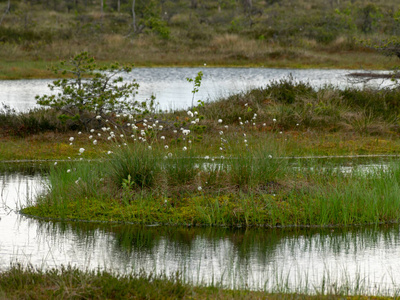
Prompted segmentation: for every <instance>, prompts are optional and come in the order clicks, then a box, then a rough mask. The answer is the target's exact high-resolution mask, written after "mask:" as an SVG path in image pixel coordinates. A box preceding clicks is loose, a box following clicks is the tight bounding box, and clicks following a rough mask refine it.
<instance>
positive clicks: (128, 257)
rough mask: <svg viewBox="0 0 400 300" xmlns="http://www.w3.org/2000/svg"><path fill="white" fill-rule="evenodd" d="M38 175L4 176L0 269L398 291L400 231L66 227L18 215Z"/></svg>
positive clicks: (259, 285)
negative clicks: (22, 266) (21, 266)
mask: <svg viewBox="0 0 400 300" xmlns="http://www.w3.org/2000/svg"><path fill="white" fill-rule="evenodd" d="M43 180H44V179H43V177H42V175H41V174H40V173H35V172H33V173H32V172H28V173H24V174H22V173H21V172H19V173H16V172H14V173H5V172H3V173H1V175H0V182H1V185H2V202H1V203H2V205H1V206H0V218H1V220H0V236H1V239H0V269H2V268H7V267H8V266H9V264H10V262H15V261H18V262H21V263H31V264H33V265H34V266H39V267H43V268H47V267H53V266H60V265H67V264H71V265H76V266H78V267H80V268H82V269H86V268H90V269H94V268H97V267H100V268H105V269H108V270H112V271H115V272H120V273H125V272H131V271H138V270H141V269H144V270H146V271H148V272H166V273H175V272H176V271H179V272H181V274H183V276H184V277H185V278H186V279H187V280H189V281H192V282H194V283H199V282H204V283H211V282H214V283H222V284H224V285H226V286H229V287H233V288H240V287H249V288H253V289H258V288H262V289H263V288H268V289H270V288H272V287H277V286H280V287H287V288H291V289H293V290H294V291H296V290H299V289H300V288H302V289H307V288H308V289H309V290H310V291H314V288H317V289H318V290H320V289H323V288H324V289H325V290H329V289H330V290H332V289H338V286H341V285H343V284H344V285H346V286H347V287H349V288H352V289H353V290H355V289H356V288H357V287H356V286H355V285H356V284H359V285H360V287H361V288H362V290H363V291H364V292H365V291H368V292H376V291H377V290H380V292H385V291H386V290H390V293H393V290H394V289H398V286H399V284H400V261H399V260H398V253H399V252H400V235H399V226H398V225H393V226H383V227H367V228H351V229H350V228H347V229H336V228H335V229H318V230H317V229H313V230H311V229H308V230H298V229H296V230H295V229H293V230H266V229H262V228H258V229H229V228H180V227H137V226H130V225H118V224H94V223H73V222H71V223H65V222H64V223H63V222H46V221H40V220H34V219H29V218H27V217H24V216H21V215H19V214H18V213H17V211H16V209H17V208H18V207H19V206H20V205H24V203H25V197H26V196H28V197H29V198H32V197H34V195H35V194H36V193H39V192H40V191H41V187H40V183H41V182H43Z"/></svg>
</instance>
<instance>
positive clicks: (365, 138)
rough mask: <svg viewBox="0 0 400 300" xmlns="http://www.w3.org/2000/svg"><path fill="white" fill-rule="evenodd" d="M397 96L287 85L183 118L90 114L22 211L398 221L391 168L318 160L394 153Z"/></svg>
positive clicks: (217, 222) (148, 217)
mask: <svg viewBox="0 0 400 300" xmlns="http://www.w3.org/2000/svg"><path fill="white" fill-rule="evenodd" d="M398 93H399V91H398V90H397V89H385V90H359V89H352V88H349V89H346V90H338V89H337V88H333V87H325V88H323V89H321V90H314V89H313V88H311V87H310V86H309V85H308V84H305V83H302V82H297V81H295V80H294V79H291V78H287V79H283V80H281V81H278V82H273V83H270V84H269V85H267V86H266V87H264V88H259V89H255V90H252V91H249V92H246V93H242V94H239V95H234V96H230V97H229V98H227V99H220V100H218V101H215V102H210V103H200V104H199V105H198V106H196V107H193V108H191V109H189V110H187V111H174V112H158V113H154V112H153V113H149V114H148V115H147V116H146V117H143V116H142V115H140V117H142V118H141V119H139V118H138V117H139V115H138V116H134V115H128V114H121V115H116V114H112V115H110V116H108V117H109V118H111V119H103V118H102V117H100V116H98V117H96V118H93V122H94V123H93V124H92V126H93V127H92V128H87V129H86V130H87V131H86V132H85V131H84V129H82V130H83V131H84V132H83V133H81V132H77V131H73V132H71V131H68V132H65V133H64V135H63V136H64V141H63V142H62V143H60V142H57V147H59V148H62V149H65V151H61V152H60V155H61V157H64V156H65V155H70V160H68V159H67V161H65V162H59V163H57V162H56V163H55V165H53V166H52V167H51V171H50V174H49V180H50V184H49V190H48V193H47V194H46V195H43V196H42V197H40V198H39V199H37V201H36V202H35V203H32V205H31V206H29V207H26V208H24V209H23V210H22V212H23V213H25V214H27V215H34V216H38V217H44V218H56V219H72V220H91V221H112V222H126V223H134V224H164V225H184V226H198V225H200V226H265V227H276V226H278V227H280V226H338V225H339V226H347V225H354V224H357V225H359V224H371V223H373V224H379V223H390V222H397V221H398V218H399V209H400V206H399V204H400V203H399V199H398V191H399V176H400V169H399V167H398V164H396V163H389V165H386V166H385V167H383V166H382V167H376V168H372V169H369V170H367V171H365V170H363V169H362V168H357V166H355V167H354V168H353V171H352V172H350V173H348V172H344V171H342V170H341V169H340V167H338V165H337V164H335V162H334V160H333V159H323V160H318V157H319V156H324V155H328V156H332V155H333V156H335V155H336V156H340V155H346V156H348V155H354V156H360V155H361V156H362V155H365V156H366V157H368V156H369V155H373V154H375V155H376V154H380V155H386V156H388V158H390V157H395V156H396V154H397V153H398V147H399V145H398V140H397V137H398V135H399V133H398V132H399V125H398V123H397V121H396V120H397V111H398V110H399V107H398V105H397V102H396V101H394V100H393V99H396V98H397V97H398ZM35 113H36V114H39V115H41V116H51V114H50V113H47V114H43V112H40V111H36V112H32V118H34V116H35ZM141 113H142V112H141ZM108 117H107V118H108ZM8 118H9V119H8V121H9V122H12V121H13V122H19V121H20V120H21V119H23V118H21V116H20V119H18V117H16V116H15V115H14V116H9V117H8ZM49 118H50V117H49ZM56 120H57V119H55V120H53V121H54V122H55V123H54V124H53V125H51V126H58V125H57V124H56V122H57V121H56ZM43 122H45V121H43ZM46 122H47V123H46ZM46 122H45V123H46V124H51V120H50V119H49V120H47V121H46ZM111 123H112V124H118V126H117V125H113V126H111V125H110V124H111ZM3 124H6V123H3ZM49 126H50V125H49ZM60 126H65V124H64V125H60ZM5 127H7V126H6V125H5ZM13 128H15V126H13ZM38 130H39V129H38ZM60 130H61V127H60ZM43 135H44V136H47V135H49V133H43ZM68 135H69V136H68ZM39 136H40V135H39ZM42 138H43V136H42ZM7 144H8V143H4V145H5V146H4V147H5V148H7V146H6V145H7ZM9 145H10V144H9ZM52 155H54V154H52ZM306 156H307V157H311V158H309V159H302V157H306ZM10 158H11V157H10ZM52 158H54V156H53V157H52ZM88 158H90V159H94V160H90V161H88V160H87V159H88ZM81 160H83V161H81Z"/></svg>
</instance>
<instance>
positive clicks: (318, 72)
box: [0, 68, 391, 110]
mask: <svg viewBox="0 0 400 300" xmlns="http://www.w3.org/2000/svg"><path fill="white" fill-rule="evenodd" d="M199 71H202V72H203V73H204V77H203V80H202V84H201V88H200V90H199V92H198V93H197V94H196V99H195V101H197V100H198V99H201V100H203V101H207V100H211V101H212V100H215V99H216V98H218V97H221V96H227V95H230V94H233V93H238V92H241V91H245V90H248V89H250V88H255V87H263V86H265V85H266V84H268V82H270V81H272V80H279V79H281V78H284V77H288V76H289V75H293V77H294V79H296V80H302V81H307V82H309V83H310V84H311V85H312V86H314V87H316V88H319V87H321V86H322V85H325V84H332V85H334V86H338V87H339V88H344V87H345V86H349V85H351V83H350V82H349V81H348V77H346V75H347V74H349V73H350V72H354V70H353V71H349V70H323V69H304V70H300V69H268V68H136V69H133V71H132V72H131V73H130V74H127V75H125V78H126V79H128V80H131V79H136V81H137V82H138V83H139V85H140V87H139V94H138V95H137V96H136V97H137V100H139V101H144V100H146V99H148V98H150V96H151V95H155V96H156V101H157V102H159V103H160V108H161V109H163V110H164V109H181V108H186V107H189V106H191V104H192V89H193V86H192V84H191V83H188V82H187V80H186V78H187V77H190V78H194V77H195V76H196V75H197V73H198V72H199ZM50 83H52V80H47V79H31V80H0V103H2V102H3V103H5V104H7V105H11V106H13V107H15V108H17V109H18V110H28V109H29V108H32V107H34V106H35V103H36V101H35V96H36V95H44V94H49V93H50V90H49V88H48V86H47V85H48V84H50ZM386 83H388V84H391V81H390V80H386ZM370 84H372V85H374V84H379V85H380V86H384V85H385V82H382V81H381V80H380V79H378V80H373V81H372V82H370ZM195 104H197V103H195Z"/></svg>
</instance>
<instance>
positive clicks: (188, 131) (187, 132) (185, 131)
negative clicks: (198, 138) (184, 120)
mask: <svg viewBox="0 0 400 300" xmlns="http://www.w3.org/2000/svg"><path fill="white" fill-rule="evenodd" d="M182 133H183V134H184V135H188V134H189V133H190V129H183V130H182Z"/></svg>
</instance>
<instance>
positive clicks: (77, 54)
mask: <svg viewBox="0 0 400 300" xmlns="http://www.w3.org/2000/svg"><path fill="white" fill-rule="evenodd" d="M0 5H1V6H0V9H3V10H2V11H3V13H2V15H1V16H0V44H1V47H0V57H1V59H0V78H3V79H16V78H33V77H35V78H38V77H49V76H52V77H61V78H62V79H59V80H56V81H54V83H53V88H55V89H58V90H60V91H61V93H60V94H59V97H57V96H54V95H53V96H46V95H45V96H42V97H38V98H37V101H38V104H40V105H42V106H43V107H42V108H38V109H32V110H30V111H28V112H16V111H15V110H13V109H12V108H11V107H8V106H3V108H2V109H1V110H0V139H1V143H0V157H1V159H2V160H3V161H13V160H21V159H24V160H26V159H29V160H46V161H50V162H49V165H48V170H47V171H48V176H49V186H48V190H47V193H46V194H44V195H42V196H40V197H39V198H38V199H36V200H35V202H33V203H30V205H29V206H27V207H25V208H23V209H22V211H21V212H22V213H23V214H25V215H29V216H32V217H38V218H45V219H58V220H64V221H65V220H85V221H88V220H89V221H94V222H104V221H106V222H118V223H133V224H141V225H149V224H159V225H174V226H176V225H181V226H241V227H243V226H246V227H256V226H258V227H274V228H281V227H314V226H321V227H333V226H353V225H367V224H375V225H377V224H382V223H385V224H387V223H393V222H398V221H399V216H400V202H399V201H400V200H399V197H398V194H399V190H400V185H399V183H400V168H399V166H398V164H396V163H388V166H387V167H377V168H374V169H370V170H368V171H365V170H363V169H362V168H357V167H354V168H353V170H352V171H351V172H344V171H343V169H341V168H340V167H338V166H337V164H335V161H334V157H338V156H354V157H360V156H363V155H364V156H366V157H371V156H373V155H381V156H386V157H390V156H396V155H397V154H398V153H399V150H400V144H399V139H398V138H399V133H400V123H399V115H400V105H399V98H400V90H399V88H398V86H397V83H396V81H393V85H392V86H391V87H388V88H380V89H376V88H368V87H366V88H363V89H359V88H356V87H353V88H352V87H350V88H345V89H339V88H337V87H334V86H325V87H322V88H320V89H315V88H313V87H311V86H310V85H309V84H308V83H306V82H302V81H299V80H297V79H295V78H291V77H288V78H284V79H281V80H277V81H273V82H270V83H268V84H266V86H264V87H260V88H255V89H253V90H250V91H244V92H242V93H239V94H237V95H232V96H229V97H226V98H221V99H216V100H215V101H212V102H206V101H203V100H197V98H196V93H197V91H198V89H199V88H201V80H202V75H203V74H202V73H199V74H198V75H197V77H196V78H189V79H188V84H192V85H193V99H194V100H195V102H194V103H193V105H192V106H191V107H189V108H188V109H186V110H176V111H159V110H157V106H156V105H155V103H156V99H151V100H150V101H148V102H144V103H138V102H130V98H129V95H131V94H132V93H135V91H136V88H137V84H140V82H139V83H136V82H128V83H123V82H122V81H123V80H122V78H120V77H119V74H120V73H122V72H129V71H130V70H131V68H132V63H134V64H135V65H136V66H170V65H174V66H197V65H204V64H206V65H207V66H264V67H300V68H306V67H330V68H352V69H355V68H357V69H358V68H360V67H361V68H365V69H370V68H373V69H390V70H392V69H394V68H395V66H396V63H397V59H398V58H397V57H396V56H397V55H398V53H397V51H398V48H399V46H398V45H399V43H398V41H397V39H396V38H392V37H393V36H395V35H398V33H399V31H400V21H399V20H400V7H399V6H398V3H396V1H375V2H374V3H370V2H366V1H335V0H332V1H316V0H309V1H298V2H296V3H295V4H293V2H292V1H288V0H269V1H256V0H253V1H251V0H246V1H231V0H218V1H200V0H191V1H183V0H175V1H172V0H171V1H161V0H160V1H155V0H151V1H140V0H138V1H130V2H127V1H124V0H118V1H116V2H115V3H114V2H110V1H101V2H100V3H97V2H96V3H95V2H89V1H79V0H76V1H73V2H71V1H58V0H53V1H44V0H43V1H40V0H37V1H33V0H32V1H16V0H8V1H3V2H0ZM293 5H295V9H293ZM89 49H90V53H87V52H85V51H87V50H89ZM382 54H388V55H382ZM115 57H118V60H119V61H118V63H116V64H112V65H110V62H111V61H114V60H115ZM94 58H96V60H95V59H94ZM59 60H62V61H63V62H62V63H61V65H58V64H57V62H58V61H59ZM96 62H97V64H96ZM49 65H50V66H51V68H50V69H52V71H54V70H56V71H59V73H57V74H55V75H54V73H52V72H50V71H49V70H47V67H48V66H49ZM103 71H108V72H106V73H105V72H103ZM110 74H111V75H110ZM394 77H395V76H394ZM113 80H115V81H113ZM105 83H106V84H105ZM121 84H123V85H122V88H121ZM28 145H29V147H28ZM20 149H24V151H20ZM326 156H329V157H331V159H328V160H327V159H324V160H321V159H319V158H321V157H326ZM305 157H307V158H308V159H304V158H305ZM310 157H311V159H310ZM82 278H84V280H82ZM82 282H85V283H88V285H81V283H82ZM17 283H18V284H17ZM67 283H68V284H67ZM156 283H157V284H156ZM154 284H156V285H157V286H159V288H160V289H157V290H155V289H154ZM54 285H56V286H57V289H56V290H57V293H58V294H54V293H53V292H54ZM149 285H151V286H152V288H149ZM32 286H33V287H35V288H34V289H31V287H32ZM98 286H101V287H103V289H98V288H95V287H98ZM116 287H121V288H118V289H116ZM122 287H123V288H122ZM121 291H123V292H121ZM99 293H100V294H99ZM50 294H51V295H53V296H57V297H60V298H68V297H71V298H73V297H75V296H76V295H80V296H79V297H89V298H96V297H99V298H100V297H110V298H119V297H132V298H135V297H139V298H142V297H143V298H157V296H158V295H160V294H161V295H165V298H168V297H169V296H170V295H173V296H171V297H173V298H189V297H194V298H209V297H211V298H235V297H236V298H253V297H259V298H268V299H269V298H272V299H274V298H281V297H283V295H282V294H277V295H274V294H268V295H266V294H261V293H258V292H249V291H227V290H223V289H222V288H220V287H193V286H191V285H190V284H186V283H182V281H181V278H180V277H179V276H178V275H177V277H176V278H167V277H165V276H164V277H163V276H159V277H157V276H155V277H153V276H152V275H149V274H139V275H132V277H121V276H115V275H114V274H109V273H107V272H103V273H101V272H98V273H96V274H95V273H90V272H86V273H85V272H82V271H79V270H76V269H63V270H61V271H60V270H59V271H57V270H53V271H49V272H44V271H41V270H34V269H31V268H23V267H19V266H14V267H12V268H10V269H9V270H8V271H7V272H3V273H1V274H0V295H5V296H7V297H14V298H31V297H36V298H37V299H40V298H46V297H48V296H49V295H50ZM339 296H341V295H329V296H323V295H322V296H315V297H314V296H305V295H304V296H302V295H298V294H295V295H285V297H287V298H288V299H291V298H296V299H297V298H299V297H303V298H305V299H308V298H317V299H320V298H322V299H325V298H333V299H335V298H336V297H339ZM356 299H358V298H357V297H356Z"/></svg>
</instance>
